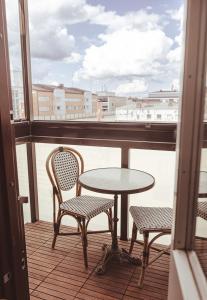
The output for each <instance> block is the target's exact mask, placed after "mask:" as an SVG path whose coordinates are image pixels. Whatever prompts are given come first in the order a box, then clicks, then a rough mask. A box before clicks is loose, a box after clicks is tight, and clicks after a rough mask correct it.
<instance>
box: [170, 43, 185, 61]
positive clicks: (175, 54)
mask: <svg viewBox="0 0 207 300" xmlns="http://www.w3.org/2000/svg"><path fill="white" fill-rule="evenodd" d="M181 50H182V48H181V47H180V46H179V47H177V48H175V49H173V50H170V52H169V53H168V54H167V59H168V60H169V62H170V63H172V64H173V63H179V62H180V61H181Z"/></svg>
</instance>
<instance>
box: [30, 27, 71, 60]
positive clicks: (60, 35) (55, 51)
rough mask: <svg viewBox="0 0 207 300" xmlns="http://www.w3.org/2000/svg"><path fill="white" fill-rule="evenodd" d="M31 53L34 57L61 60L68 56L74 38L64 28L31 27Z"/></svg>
mask: <svg viewBox="0 0 207 300" xmlns="http://www.w3.org/2000/svg"><path fill="white" fill-rule="evenodd" d="M30 35H31V47H30V48H31V54H32V56H33V57H36V58H45V59H50V60H62V59H63V58H65V57H68V56H70V54H71V51H72V50H73V49H74V46H75V38H74V37H73V36H72V35H70V34H68V32H67V30H66V29H65V28H59V27H57V28H49V27H48V28H47V31H46V32H45V31H41V30H40V31H38V30H36V29H34V28H31V31H30Z"/></svg>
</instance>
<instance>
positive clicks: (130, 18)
mask: <svg viewBox="0 0 207 300" xmlns="http://www.w3.org/2000/svg"><path fill="white" fill-rule="evenodd" d="M161 19H162V18H161V16H159V15H157V14H153V13H148V12H146V11H145V10H138V11H135V12H130V13H127V14H126V15H123V16H120V15H117V14H116V12H114V11H100V12H99V14H97V15H96V16H94V17H93V18H92V19H91V23H92V24H98V25H104V26H106V27H107V30H108V32H111V31H117V30H121V29H127V30H130V29H135V28H137V29H138V30H140V31H144V30H152V29H155V28H161V25H160V24H161Z"/></svg>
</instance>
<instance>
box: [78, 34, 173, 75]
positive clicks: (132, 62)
mask: <svg viewBox="0 0 207 300" xmlns="http://www.w3.org/2000/svg"><path fill="white" fill-rule="evenodd" d="M99 38H100V39H101V40H102V41H103V45H101V46H99V47H98V46H94V45H93V46H91V47H89V48H88V49H87V50H86V53H85V57H84V59H83V64H82V68H81V69H80V70H79V71H78V72H77V73H76V74H75V79H76V80H77V79H78V78H79V79H80V78H85V79H88V78H98V79H101V78H108V77H123V76H134V75H136V76H137V75H139V76H143V77H144V76H152V75H158V74H159V72H160V71H161V67H162V64H161V61H164V60H166V59H167V54H168V52H169V50H170V47H171V45H172V43H173V41H172V40H171V39H170V38H168V37H167V36H166V35H165V33H164V32H163V31H161V30H159V29H155V30H146V31H139V30H138V29H133V30H126V29H121V30H117V31H114V32H112V33H108V34H102V35H100V36H99Z"/></svg>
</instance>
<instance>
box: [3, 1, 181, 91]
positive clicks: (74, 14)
mask: <svg viewBox="0 0 207 300" xmlns="http://www.w3.org/2000/svg"><path fill="white" fill-rule="evenodd" d="M17 2H18V1H17V0H6V5H7V19H8V35H9V46H10V56H11V62H12V67H13V69H16V68H21V67H20V62H19V59H18V57H20V46H19V45H20V43H19V31H18V24H17V23H18V18H17ZM28 6H29V24H30V50H31V66H32V79H33V83H45V84H57V85H58V84H60V83H61V84H64V85H65V86H74V87H79V88H83V89H87V90H91V91H98V90H99V91H100V90H107V91H114V92H116V94H117V95H131V96H139V95H144V94H147V93H148V92H150V91H156V90H160V89H168V90H169V89H171V88H175V89H179V78H180V67H181V57H182V55H181V52H182V27H183V24H182V23H183V1H182V0H173V1H169V0H143V1H141V0H59V1H57V0H35V1H34V0H28Z"/></svg>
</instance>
